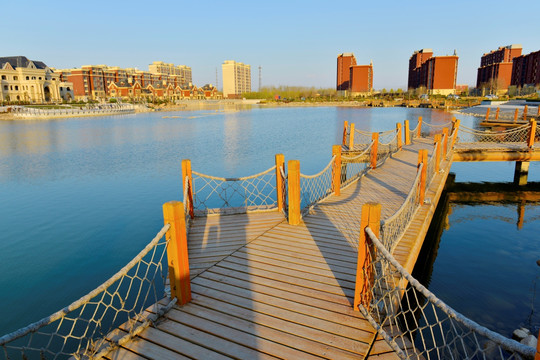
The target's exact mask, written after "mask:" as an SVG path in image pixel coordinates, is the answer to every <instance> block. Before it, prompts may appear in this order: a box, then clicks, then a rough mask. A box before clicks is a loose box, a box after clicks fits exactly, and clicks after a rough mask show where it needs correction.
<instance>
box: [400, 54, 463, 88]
mask: <svg viewBox="0 0 540 360" xmlns="http://www.w3.org/2000/svg"><path fill="white" fill-rule="evenodd" d="M457 66H458V56H457V54H456V52H455V51H454V55H450V56H435V57H433V51H432V50H431V49H422V50H418V51H415V52H414V53H413V55H412V56H411V58H410V59H409V84H408V88H409V89H417V88H419V87H421V86H423V87H425V88H426V90H427V91H428V93H430V94H441V95H449V94H454V93H455V92H456V79H457Z"/></svg>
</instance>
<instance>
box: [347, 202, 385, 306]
mask: <svg viewBox="0 0 540 360" xmlns="http://www.w3.org/2000/svg"><path fill="white" fill-rule="evenodd" d="M360 215H361V217H360V238H359V240H358V261H357V263H356V286H355V289H354V305H353V310H355V311H358V305H359V304H362V305H364V306H365V307H366V308H367V309H368V310H369V305H370V303H371V296H372V292H371V288H372V286H373V279H374V274H373V269H372V263H373V262H374V261H375V260H376V253H375V249H374V246H373V244H372V242H371V239H370V238H369V236H368V235H367V234H366V231H365V229H366V227H368V226H369V228H370V229H371V230H372V231H373V233H374V234H375V236H377V237H379V229H380V226H381V204H374V203H366V204H364V205H362V213H361V214H360Z"/></svg>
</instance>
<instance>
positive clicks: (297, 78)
mask: <svg viewBox="0 0 540 360" xmlns="http://www.w3.org/2000/svg"><path fill="white" fill-rule="evenodd" d="M538 14H540V1H539V0H521V1H499V0H492V1H474V0H470V1H461V0H458V1H435V0H432V1H425V0H419V1H403V0H401V1H389V0H387V1H380V0H379V1H377V0H375V1H370V2H365V1H328V0H327V1H318V0H316V1H294V0H289V1H282V0H274V1H264V2H258V1H214V0H208V1H204V0H203V1H197V0H191V1H182V0H177V1H169V0H161V1H139V0H132V1H114V0H112V1H103V0H98V1H93V2H82V1H59V0H51V1H39V2H38V1H34V0H29V1H2V3H1V5H0V24H1V25H2V26H1V28H2V37H1V38H0V50H1V51H0V56H14V55H25V56H27V57H28V58H30V59H32V60H40V61H43V62H45V63H46V64H47V65H49V66H50V67H55V68H70V67H80V66H82V65H90V64H92V65H95V64H106V65H109V66H120V67H136V68H138V69H141V70H148V65H149V64H150V63H152V62H153V61H165V62H172V63H174V64H178V65H188V66H190V67H191V68H192V71H193V82H194V83H195V84H196V85H199V86H202V85H204V84H206V83H212V84H215V82H216V69H218V76H219V85H220V87H221V64H222V63H223V61H225V60H236V61H240V62H243V63H246V64H250V65H251V67H252V89H253V90H257V88H258V85H259V81H258V67H259V66H261V67H262V84H263V86H265V85H276V86H278V85H293V86H294V85H296V86H315V87H324V88H327V87H335V86H336V57H337V55H338V54H340V53H343V52H353V53H354V54H355V56H356V59H357V62H358V64H369V62H370V61H371V60H373V67H374V87H375V89H383V88H386V89H390V88H394V89H396V88H399V87H401V88H405V87H406V85H407V71H408V60H409V57H410V56H411V55H412V53H413V51H415V50H419V49H422V48H432V49H433V51H434V55H435V56H437V55H451V54H452V53H453V52H454V49H455V50H456V51H457V54H458V56H459V65H458V80H457V82H458V84H468V85H475V84H476V72H477V68H478V66H479V64H480V57H481V56H482V54H483V53H485V52H489V51H491V50H494V49H496V48H497V47H499V46H505V45H509V44H521V45H522V46H523V53H524V54H528V53H530V52H533V51H538V50H540V24H539V23H538V21H537V20H536V18H537V16H538Z"/></svg>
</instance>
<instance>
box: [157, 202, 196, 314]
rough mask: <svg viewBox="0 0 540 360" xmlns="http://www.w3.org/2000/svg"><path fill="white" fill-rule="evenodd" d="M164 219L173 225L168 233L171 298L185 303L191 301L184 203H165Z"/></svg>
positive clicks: (182, 303)
mask: <svg viewBox="0 0 540 360" xmlns="http://www.w3.org/2000/svg"><path fill="white" fill-rule="evenodd" d="M163 219H164V222H165V224H170V225H171V227H170V228H169V231H167V234H166V237H167V240H168V241H169V242H168V244H167V263H168V266H169V282H170V284H171V298H176V299H177V304H178V305H184V304H187V303H188V302H190V301H191V283H190V280H189V259H188V248H187V233H186V220H185V219H186V217H185V212H184V204H182V203H181V202H180V201H170V202H168V203H165V204H163Z"/></svg>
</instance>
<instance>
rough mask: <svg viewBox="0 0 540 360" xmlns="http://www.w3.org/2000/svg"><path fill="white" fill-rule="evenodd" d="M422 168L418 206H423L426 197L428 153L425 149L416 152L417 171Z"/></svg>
mask: <svg viewBox="0 0 540 360" xmlns="http://www.w3.org/2000/svg"><path fill="white" fill-rule="evenodd" d="M420 164H423V166H422V173H421V174H420V194H419V196H418V203H419V204H420V206H422V205H423V204H424V198H425V197H426V177H427V166H428V151H427V150H425V149H422V150H418V169H420Z"/></svg>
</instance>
